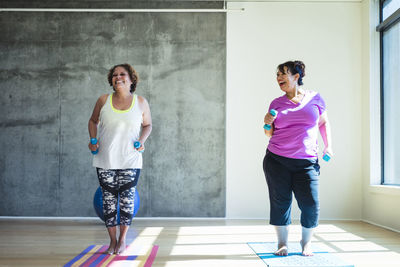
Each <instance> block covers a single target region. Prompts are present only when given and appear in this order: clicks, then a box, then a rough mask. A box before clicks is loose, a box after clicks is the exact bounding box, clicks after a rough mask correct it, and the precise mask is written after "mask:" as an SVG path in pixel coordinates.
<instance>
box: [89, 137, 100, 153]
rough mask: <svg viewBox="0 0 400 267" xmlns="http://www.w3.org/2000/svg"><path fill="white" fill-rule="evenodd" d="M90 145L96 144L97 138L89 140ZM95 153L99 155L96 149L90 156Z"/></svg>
mask: <svg viewBox="0 0 400 267" xmlns="http://www.w3.org/2000/svg"><path fill="white" fill-rule="evenodd" d="M90 143H91V144H92V145H95V144H97V138H90ZM97 153H99V149H96V150H95V151H93V150H92V154H93V155H96V154H97Z"/></svg>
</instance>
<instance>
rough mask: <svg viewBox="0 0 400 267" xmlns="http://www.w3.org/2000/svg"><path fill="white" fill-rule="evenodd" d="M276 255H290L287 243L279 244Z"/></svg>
mask: <svg viewBox="0 0 400 267" xmlns="http://www.w3.org/2000/svg"><path fill="white" fill-rule="evenodd" d="M274 255H276V256H287V255H288V247H287V245H278V250H277V251H275V252H274Z"/></svg>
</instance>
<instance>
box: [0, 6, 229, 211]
mask: <svg viewBox="0 0 400 267" xmlns="http://www.w3.org/2000/svg"><path fill="white" fill-rule="evenodd" d="M20 2H21V1H20ZM88 2H90V1H88ZM2 7H5V6H4V5H3V6H2ZM59 7H60V6H59ZM96 7H101V6H96ZM119 8H121V6H119ZM225 19H226V18H225V14H224V13H196V14H193V13H44V12H1V13H0V25H1V27H0V36H1V41H0V88H1V90H0V91H1V94H0V147H1V150H0V196H1V200H2V201H0V215H17V216H19V215H22V216H95V213H94V210H93V207H92V200H93V195H94V192H95V190H96V188H97V186H98V182H97V177H96V174H95V170H94V168H92V167H91V154H90V152H89V151H88V148H87V143H88V139H89V137H88V132H87V122H88V119H89V117H90V115H91V111H92V109H93V107H94V104H95V102H96V100H97V98H98V97H99V95H101V94H104V93H111V92H112V89H111V88H110V87H109V85H108V83H107V79H106V75H107V71H108V69H109V68H110V67H112V66H113V65H114V64H118V63H123V62H128V63H130V64H132V65H133V66H134V67H135V68H136V69H137V71H138V73H139V75H140V79H141V81H140V82H139V84H138V89H137V93H138V94H139V95H143V96H145V97H146V98H147V99H148V101H149V103H150V106H151V111H152V117H153V124H154V126H153V133H152V135H151V136H150V139H149V140H148V142H147V143H146V153H145V154H144V169H143V171H142V174H141V178H140V181H139V185H138V191H139V193H140V197H141V207H140V209H139V213H138V215H137V216H189V217H190V216H196V217H202V216H212V217H221V216H222V217H223V216H225V79H226V77H225V53H226V52H225V47H226V36H225V22H226V21H225Z"/></svg>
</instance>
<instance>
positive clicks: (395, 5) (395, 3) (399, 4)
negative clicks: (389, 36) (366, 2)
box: [382, 0, 400, 21]
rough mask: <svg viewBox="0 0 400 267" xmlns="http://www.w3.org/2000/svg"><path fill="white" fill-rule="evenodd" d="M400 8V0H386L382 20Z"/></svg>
mask: <svg viewBox="0 0 400 267" xmlns="http://www.w3.org/2000/svg"><path fill="white" fill-rule="evenodd" d="M399 8H400V0H386V1H385V2H383V6H382V21H384V20H385V19H387V18H388V17H390V15H392V14H393V13H394V12H396V10H397V9H399Z"/></svg>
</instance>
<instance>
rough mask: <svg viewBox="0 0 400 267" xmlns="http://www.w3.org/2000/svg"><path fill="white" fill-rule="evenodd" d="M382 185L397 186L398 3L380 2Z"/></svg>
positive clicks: (399, 133)
mask: <svg viewBox="0 0 400 267" xmlns="http://www.w3.org/2000/svg"><path fill="white" fill-rule="evenodd" d="M376 29H377V31H379V32H380V40H381V107H382V109H381V118H382V125H381V126H382V127H381V130H382V133H381V137H382V140H381V141H382V143H381V144H382V150H381V151H382V155H381V156H382V184H384V185H400V118H399V117H400V0H381V1H380V24H379V25H378V26H377V28H376Z"/></svg>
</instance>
